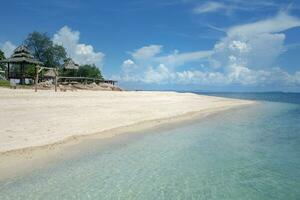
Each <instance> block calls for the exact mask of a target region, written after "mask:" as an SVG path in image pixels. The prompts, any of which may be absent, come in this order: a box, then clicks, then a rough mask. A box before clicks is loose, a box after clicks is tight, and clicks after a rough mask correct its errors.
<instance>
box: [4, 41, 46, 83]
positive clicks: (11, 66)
mask: <svg viewBox="0 0 300 200" xmlns="http://www.w3.org/2000/svg"><path fill="white" fill-rule="evenodd" d="M0 63H6V64H7V70H6V77H7V79H8V80H10V79H19V80H20V84H21V85H24V84H25V79H26V78H30V79H32V78H34V77H32V76H30V75H27V74H26V73H25V71H26V67H28V66H32V65H34V66H36V65H43V63H42V62H40V61H38V60H36V59H35V58H34V57H33V55H31V54H30V52H29V50H28V49H27V48H26V47H25V46H24V45H21V46H19V47H18V48H16V49H15V50H14V52H13V54H12V56H11V57H10V58H8V59H3V60H0Z"/></svg>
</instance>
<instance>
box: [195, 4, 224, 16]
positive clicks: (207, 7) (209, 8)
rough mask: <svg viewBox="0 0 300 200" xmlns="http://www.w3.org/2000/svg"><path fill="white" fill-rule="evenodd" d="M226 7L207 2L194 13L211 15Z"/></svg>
mask: <svg viewBox="0 0 300 200" xmlns="http://www.w3.org/2000/svg"><path fill="white" fill-rule="evenodd" d="M225 8H226V6H225V5H224V4H222V3H219V2H212V1H210V2H206V3H204V4H202V5H200V6H198V7H196V8H195V9H194V13H197V14H203V13H210V12H217V11H220V10H222V9H225Z"/></svg>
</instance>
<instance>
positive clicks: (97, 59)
mask: <svg viewBox="0 0 300 200" xmlns="http://www.w3.org/2000/svg"><path fill="white" fill-rule="evenodd" d="M79 40H80V32H79V31H73V30H71V29H70V28H69V27H68V26H64V27H62V28H61V29H60V30H59V31H58V32H57V33H55V34H54V36H53V42H54V43H55V44H59V45H62V46H64V47H65V49H66V51H67V54H68V56H69V57H71V58H72V59H73V60H74V61H75V62H76V63H78V64H80V65H81V64H96V65H97V66H98V67H101V66H102V65H103V58H104V53H102V52H97V51H95V50H94V47H93V46H92V45H88V44H83V43H80V42H79Z"/></svg>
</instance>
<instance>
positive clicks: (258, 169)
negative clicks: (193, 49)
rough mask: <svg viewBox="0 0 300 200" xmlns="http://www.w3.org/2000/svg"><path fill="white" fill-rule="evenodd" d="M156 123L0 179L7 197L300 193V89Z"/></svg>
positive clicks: (223, 198) (0, 192)
mask: <svg viewBox="0 0 300 200" xmlns="http://www.w3.org/2000/svg"><path fill="white" fill-rule="evenodd" d="M201 94H206V95H212V96H222V97H229V98H239V99H251V100H256V101H257V102H258V103H257V104H255V105H252V106H247V107H243V108H238V109H233V110H230V111H225V112H222V113H219V114H215V115H212V116H209V117H207V118H204V119H199V120H195V121H193V122H189V123H186V124H183V125H179V126H174V127H170V128H163V129H161V130H159V129H158V130H155V129H154V130H150V131H146V132H145V133H141V134H134V135H135V136H132V137H128V138H127V139H123V140H120V141H119V142H114V143H113V144H112V145H106V146H105V147H101V148H99V149H97V148H92V149H91V150H86V151H88V152H86V153H82V154H79V155H78V156H76V158H72V159H66V160H65V161H61V162H58V163H57V164H53V165H51V166H49V167H46V168H42V169H38V170H34V171H33V172H31V173H29V174H26V175H22V176H19V177H15V178H12V179H7V180H5V181H2V182H0V199H1V200H6V199H14V200H17V199H43V200H48V199H100V200H102V199H113V200H114V199H140V200H148V199H149V200H159V199H170V200H173V199H188V200H191V199H197V200H201V199H213V200H214V199H218V200H227V199H228V200H237V199H239V200H240V199H246V200H247V199H249V200H250V199H251V200H255V199H262V200H265V199H272V200H274V199H283V200H288V199H291V200H294V199H295V200H296V199H300V93H281V92H271V93H201Z"/></svg>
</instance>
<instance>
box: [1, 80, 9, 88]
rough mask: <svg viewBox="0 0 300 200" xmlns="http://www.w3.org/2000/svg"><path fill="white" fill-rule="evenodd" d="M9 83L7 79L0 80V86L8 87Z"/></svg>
mask: <svg viewBox="0 0 300 200" xmlns="http://www.w3.org/2000/svg"><path fill="white" fill-rule="evenodd" d="M9 86H10V83H9V81H8V80H0V87H9Z"/></svg>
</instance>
